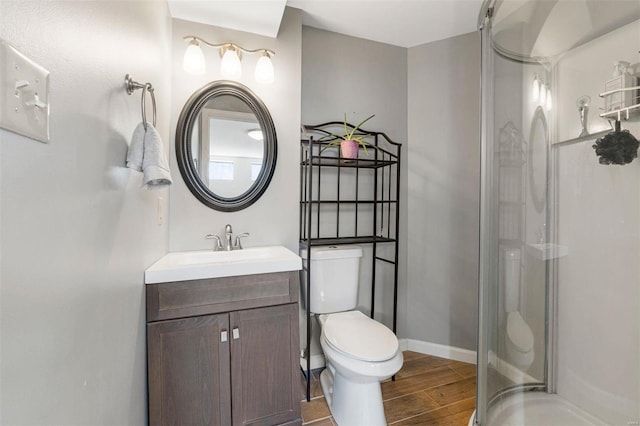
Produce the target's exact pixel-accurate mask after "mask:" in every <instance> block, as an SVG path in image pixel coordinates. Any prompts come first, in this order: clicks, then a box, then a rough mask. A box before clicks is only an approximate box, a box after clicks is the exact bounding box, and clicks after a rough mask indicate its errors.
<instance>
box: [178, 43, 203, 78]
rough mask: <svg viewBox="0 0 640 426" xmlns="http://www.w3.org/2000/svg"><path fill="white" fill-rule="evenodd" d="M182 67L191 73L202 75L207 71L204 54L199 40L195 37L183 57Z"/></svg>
mask: <svg viewBox="0 0 640 426" xmlns="http://www.w3.org/2000/svg"><path fill="white" fill-rule="evenodd" d="M182 68H183V69H184V70H185V71H186V72H188V73H189V74H194V75H201V74H204V71H205V63H204V54H203V53H202V49H200V45H198V42H197V41H196V40H195V39H193V40H191V42H190V43H189V46H187V50H186V51H185V52H184V57H183V58H182Z"/></svg>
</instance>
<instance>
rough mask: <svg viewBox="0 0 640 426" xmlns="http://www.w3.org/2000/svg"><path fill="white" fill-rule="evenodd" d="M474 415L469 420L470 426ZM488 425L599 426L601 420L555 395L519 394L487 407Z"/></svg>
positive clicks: (601, 422) (542, 393)
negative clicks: (488, 411)
mask: <svg viewBox="0 0 640 426" xmlns="http://www.w3.org/2000/svg"><path fill="white" fill-rule="evenodd" d="M474 418H475V413H474V415H473V416H472V417H471V420H470V421H469V425H470V426H471V425H473V419H474ZM487 424H488V425H491V426H500V425H527V426H595V425H597V426H600V425H606V423H605V422H603V421H602V420H600V419H598V418H596V417H594V416H592V415H591V414H589V413H587V412H586V411H584V410H583V409H581V408H579V407H577V406H576V405H574V404H572V403H570V402H569V401H566V400H565V399H564V398H562V397H561V396H558V395H556V394H548V393H544V392H521V393H514V394H511V395H510V396H509V397H507V398H504V399H502V400H501V401H499V402H497V403H496V404H495V405H493V406H492V407H491V410H490V413H489V418H488V421H487Z"/></svg>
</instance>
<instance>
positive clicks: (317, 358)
mask: <svg viewBox="0 0 640 426" xmlns="http://www.w3.org/2000/svg"><path fill="white" fill-rule="evenodd" d="M300 367H302V369H303V370H306V369H307V360H306V359H305V358H300ZM318 368H324V355H321V354H318V355H311V369H312V370H316V369H318Z"/></svg>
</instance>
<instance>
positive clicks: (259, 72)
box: [255, 53, 274, 84]
mask: <svg viewBox="0 0 640 426" xmlns="http://www.w3.org/2000/svg"><path fill="white" fill-rule="evenodd" d="M255 78H256V81H257V82H258V83H264V84H270V83H273V80H274V72H273V63H272V62H271V58H270V57H269V54H268V53H265V54H264V55H262V56H261V57H260V59H258V63H256V71H255Z"/></svg>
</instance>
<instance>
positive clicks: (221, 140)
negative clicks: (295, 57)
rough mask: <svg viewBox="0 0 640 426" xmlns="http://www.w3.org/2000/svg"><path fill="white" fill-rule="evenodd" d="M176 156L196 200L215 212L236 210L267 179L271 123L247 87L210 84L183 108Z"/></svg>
mask: <svg viewBox="0 0 640 426" xmlns="http://www.w3.org/2000/svg"><path fill="white" fill-rule="evenodd" d="M176 153H177V156H178V165H179V166H180V172H181V173H182V176H183V178H184V180H185V183H186V184H187V186H188V187H189V190H190V191H191V192H192V193H193V195H195V196H196V198H198V199H199V200H200V201H201V202H202V203H204V204H206V205H207V206H209V207H212V208H214V209H217V210H222V211H236V210H240V209H243V208H245V207H247V206H249V205H251V204H252V203H254V202H255V201H256V200H257V199H258V198H259V197H260V196H261V195H262V193H263V192H264V191H265V190H266V188H267V186H268V184H269V182H270V180H271V176H272V175H273V171H274V169H275V163H276V155H277V142H276V134H275V128H274V126H273V121H272V120H271V116H270V115H269V111H268V110H267V109H266V107H265V106H264V104H263V103H262V102H261V101H260V99H258V98H257V97H256V96H255V95H254V94H253V93H252V92H251V91H250V90H249V89H248V88H247V87H245V86H243V85H241V84H239V83H235V82H228V81H221V82H213V83H211V84H209V85H207V86H205V87H203V88H202V89H200V90H199V91H198V92H196V93H194V94H193V95H192V96H191V98H190V99H189V100H188V101H187V103H186V104H185V106H184V108H183V110H182V113H181V114H180V118H179V120H178V128H177V130H176Z"/></svg>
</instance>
